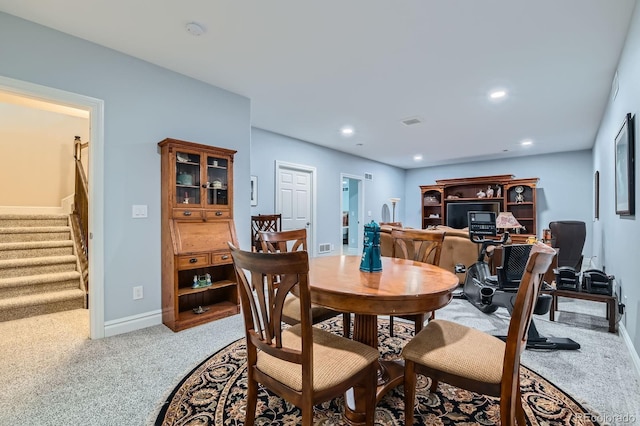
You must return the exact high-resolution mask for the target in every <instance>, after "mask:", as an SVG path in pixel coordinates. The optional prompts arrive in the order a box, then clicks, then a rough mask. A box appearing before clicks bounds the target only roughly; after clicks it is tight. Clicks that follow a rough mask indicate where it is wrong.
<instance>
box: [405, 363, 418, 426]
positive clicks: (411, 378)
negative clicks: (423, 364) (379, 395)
mask: <svg viewBox="0 0 640 426" xmlns="http://www.w3.org/2000/svg"><path fill="white" fill-rule="evenodd" d="M414 366H415V364H414V363H413V361H409V360H406V359H405V361H404V424H405V425H412V424H413V409H414V405H415V398H416V373H415V369H414Z"/></svg>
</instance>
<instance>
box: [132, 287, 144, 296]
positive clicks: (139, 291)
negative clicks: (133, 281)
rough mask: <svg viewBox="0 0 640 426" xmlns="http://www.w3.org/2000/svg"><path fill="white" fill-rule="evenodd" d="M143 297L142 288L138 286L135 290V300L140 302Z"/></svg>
mask: <svg viewBox="0 0 640 426" xmlns="http://www.w3.org/2000/svg"><path fill="white" fill-rule="evenodd" d="M142 298H143V295H142V286H141V285H139V286H136V287H134V288H133V300H138V299H142Z"/></svg>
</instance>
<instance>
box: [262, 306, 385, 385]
mask: <svg viewBox="0 0 640 426" xmlns="http://www.w3.org/2000/svg"><path fill="white" fill-rule="evenodd" d="M296 299H297V298H296ZM298 300H299V299H298ZM298 309H299V308H298ZM282 346H283V347H285V348H291V349H295V350H297V351H300V350H301V349H302V339H301V326H300V325H294V326H292V327H290V328H288V329H286V330H284V331H283V332H282ZM312 351H313V378H312V385H313V390H314V391H316V392H318V391H323V390H325V389H329V388H331V387H333V386H336V385H338V384H340V383H342V382H343V381H344V380H345V378H346V377H351V376H354V375H356V374H358V373H359V372H360V371H362V370H363V369H364V368H366V367H367V365H369V364H371V363H372V362H374V361H376V360H377V359H378V356H379V354H378V351H377V350H376V349H374V348H372V347H369V346H366V345H363V344H362V343H359V342H356V341H355V340H349V339H345V338H344V337H341V336H338V335H336V334H333V333H329V332H327V331H324V330H321V329H319V328H316V327H314V328H313V349H312ZM256 366H257V368H258V370H260V371H262V372H263V373H264V374H267V375H268V376H271V377H273V378H274V379H276V380H277V381H279V382H281V383H283V384H285V385H287V386H289V387H290V388H291V389H294V390H296V391H302V366H300V365H297V364H294V363H291V362H287V361H285V360H283V359H280V358H276V357H274V356H271V355H269V354H267V353H264V352H258V362H257V364H256Z"/></svg>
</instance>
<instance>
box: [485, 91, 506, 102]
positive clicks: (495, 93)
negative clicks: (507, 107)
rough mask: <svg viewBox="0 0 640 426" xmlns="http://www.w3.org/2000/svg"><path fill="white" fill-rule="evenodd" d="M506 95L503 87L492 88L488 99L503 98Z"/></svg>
mask: <svg viewBox="0 0 640 426" xmlns="http://www.w3.org/2000/svg"><path fill="white" fill-rule="evenodd" d="M506 96H507V91H506V90H503V89H498V90H494V91H492V92H490V93H489V99H493V100H498V99H504V98H505V97H506Z"/></svg>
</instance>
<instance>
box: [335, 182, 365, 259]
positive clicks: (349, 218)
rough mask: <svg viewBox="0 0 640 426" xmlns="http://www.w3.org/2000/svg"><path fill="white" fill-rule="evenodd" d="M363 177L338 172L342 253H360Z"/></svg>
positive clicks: (362, 220) (362, 227)
mask: <svg viewBox="0 0 640 426" xmlns="http://www.w3.org/2000/svg"><path fill="white" fill-rule="evenodd" d="M363 185H364V179H363V177H362V176H355V175H348V174H345V173H341V174H340V200H341V203H340V207H341V208H340V230H341V234H340V241H341V247H342V250H341V251H342V254H352V255H357V254H360V253H362V249H363V247H362V244H363V242H362V235H363V234H364V189H363Z"/></svg>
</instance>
